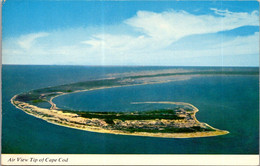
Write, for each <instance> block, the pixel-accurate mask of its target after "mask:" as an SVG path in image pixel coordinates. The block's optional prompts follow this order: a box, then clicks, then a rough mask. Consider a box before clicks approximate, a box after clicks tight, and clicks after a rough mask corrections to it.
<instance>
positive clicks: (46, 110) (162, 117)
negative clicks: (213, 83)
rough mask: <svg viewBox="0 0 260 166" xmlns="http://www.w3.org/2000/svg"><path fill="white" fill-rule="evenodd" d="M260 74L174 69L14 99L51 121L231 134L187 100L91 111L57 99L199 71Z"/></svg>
mask: <svg viewBox="0 0 260 166" xmlns="http://www.w3.org/2000/svg"><path fill="white" fill-rule="evenodd" d="M245 74H246V75H258V71H254V72H252V71H243V70H241V71H229V70H227V71H214V70H213V71H177V72H176V71H173V72H167V73H163V72H161V73H150V74H143V75H142V74H139V75H130V76H124V77H117V78H114V77H112V78H107V79H101V80H92V81H86V82H78V83H72V84H66V85H59V86H54V87H48V88H42V89H37V90H32V91H29V92H24V93H21V94H17V95H15V96H14V97H13V98H12V99H11V103H12V104H13V105H15V106H16V107H17V108H19V109H21V110H23V111H24V112H26V113H27V114H30V115H32V116H35V117H37V118H40V119H43V120H45V121H47V122H50V123H53V124H57V125H61V126H65V127H70V128H76V129H81V130H87V131H93V132H100V133H112V134H122V135H136V136H151V137H172V138H191V137H208V136H217V135H224V134H228V133H229V132H228V131H225V130H219V129H216V128H214V127H211V126H210V125H208V124H206V123H201V122H199V121H198V120H197V119H196V117H195V114H196V112H198V111H199V110H198V109H197V108H196V107H195V106H193V105H192V104H190V103H185V102H170V101H160V102H142V103H141V102H139V103H138V102H136V103H132V104H144V103H146V104H149V103H150V104H151V103H159V104H171V105H172V106H173V107H172V108H170V109H169V108H168V109H158V110H150V111H141V110H140V111H134V112H89V111H84V112H83V111H75V110H65V109H60V108H58V107H57V106H56V104H55V103H53V101H52V100H53V99H54V98H55V97H58V96H60V95H66V94H70V93H78V92H82V91H90V90H98V89H104V88H114V87H122V86H137V85H144V84H155V83H164V82H169V81H178V80H183V79H189V78H190V77H194V76H198V75H205V76H210V75H245Z"/></svg>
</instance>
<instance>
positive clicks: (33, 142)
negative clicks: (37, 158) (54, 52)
mask: <svg viewBox="0 0 260 166" xmlns="http://www.w3.org/2000/svg"><path fill="white" fill-rule="evenodd" d="M180 68H181V67H178V68H177V69H180ZM160 69H172V68H171V67H86V66H9V65H4V66H3V68H2V71H3V72H2V96H3V97H2V122H3V124H2V153H18V154H19V153H24V154H34V153H36V154H258V153H259V152H258V147H259V142H258V140H259V78H258V76H202V77H192V78H191V79H187V80H183V81H175V82H169V83H164V84H153V85H141V86H132V87H120V88H110V89H103V90H96V91H89V92H81V93H74V94H70V95H64V96H60V97H57V98H55V99H54V102H55V103H56V104H57V106H58V107H61V108H68V109H75V110H83V111H84V110H85V111H134V110H149V109H153V108H157V107H168V106H167V105H149V104H144V105H142V104H141V105H139V104H138V105H134V104H131V102H142V101H180V102H188V103H191V104H193V105H194V106H196V107H197V108H198V109H199V112H198V113H197V114H196V117H197V119H198V120H199V121H200V122H206V123H208V124H209V125H211V126H213V127H216V128H218V129H223V130H228V131H229V132H230V134H228V135H223V136H217V137H206V138H188V139H177V138H153V137H140V136H122V135H113V134H102V133H94V132H88V131H81V130H76V129H71V128H66V127H61V126H57V125H54V124H50V123H48V122H46V121H43V120H41V119H38V118H35V117H33V116H30V115H27V114H26V113H24V112H23V111H21V110H19V109H16V108H15V107H14V106H13V105H12V104H11V103H10V99H11V98H12V97H13V96H14V95H15V94H18V93H21V92H25V91H29V90H32V89H38V88H44V87H48V86H55V85H61V84H67V83H72V82H79V81H87V80H93V79H100V78H104V77H107V75H108V74H113V73H124V72H140V71H143V70H148V71H149V70H160ZM184 69H185V68H184ZM202 69H205V70H206V69H208V68H202ZM233 69H235V68H233ZM219 70H221V68H219ZM247 70H258V69H252V68H247Z"/></svg>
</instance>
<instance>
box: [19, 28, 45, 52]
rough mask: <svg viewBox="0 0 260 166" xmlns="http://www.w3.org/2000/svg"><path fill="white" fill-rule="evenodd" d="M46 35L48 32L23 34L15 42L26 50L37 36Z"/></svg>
mask: <svg viewBox="0 0 260 166" xmlns="http://www.w3.org/2000/svg"><path fill="white" fill-rule="evenodd" d="M48 35H49V34H48V33H46V32H39V33H32V34H27V35H23V36H21V37H20V38H19V39H18V40H17V43H18V45H19V46H20V47H21V48H23V49H26V50H28V49H30V48H31V47H32V45H33V44H34V42H35V41H36V40H37V39H38V38H42V37H46V36H48Z"/></svg>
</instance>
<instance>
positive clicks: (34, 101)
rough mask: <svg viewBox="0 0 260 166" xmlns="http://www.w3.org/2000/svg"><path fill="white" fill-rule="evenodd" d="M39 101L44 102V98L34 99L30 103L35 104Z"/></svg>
mask: <svg viewBox="0 0 260 166" xmlns="http://www.w3.org/2000/svg"><path fill="white" fill-rule="evenodd" d="M41 102H45V101H44V100H42V99H36V100H33V101H32V103H34V104H36V103H41Z"/></svg>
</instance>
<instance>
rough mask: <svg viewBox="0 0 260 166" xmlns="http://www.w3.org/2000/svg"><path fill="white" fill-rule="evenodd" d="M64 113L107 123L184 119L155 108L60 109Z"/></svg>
mask: <svg viewBox="0 0 260 166" xmlns="http://www.w3.org/2000/svg"><path fill="white" fill-rule="evenodd" d="M62 111H63V112H64V113H75V114H77V115H79V116H81V117H84V118H98V119H104V120H105V121H106V122H107V123H108V124H114V122H113V120H115V119H118V120H122V121H125V120H155V119H170V120H178V119H184V117H179V116H177V115H176V113H175V111H174V110H156V111H140V112H132V113H130V112H127V113H126V112H83V111H71V110H62ZM155 112H156V113H155Z"/></svg>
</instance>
